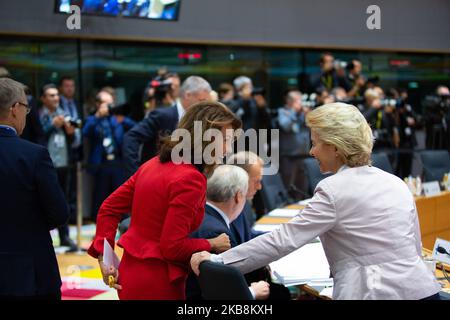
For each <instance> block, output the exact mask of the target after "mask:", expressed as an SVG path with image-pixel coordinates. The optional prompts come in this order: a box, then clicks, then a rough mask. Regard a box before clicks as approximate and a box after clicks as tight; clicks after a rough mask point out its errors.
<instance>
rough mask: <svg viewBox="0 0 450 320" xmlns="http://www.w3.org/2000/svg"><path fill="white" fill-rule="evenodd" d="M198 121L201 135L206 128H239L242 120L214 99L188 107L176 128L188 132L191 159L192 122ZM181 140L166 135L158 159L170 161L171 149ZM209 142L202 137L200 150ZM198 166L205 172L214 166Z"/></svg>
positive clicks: (203, 164) (192, 145)
mask: <svg viewBox="0 0 450 320" xmlns="http://www.w3.org/2000/svg"><path fill="white" fill-rule="evenodd" d="M196 121H200V122H201V123H202V133H201V134H202V137H203V134H204V132H206V131H207V130H208V129H213V128H214V129H218V130H221V129H222V128H223V127H224V126H226V125H231V126H232V128H233V129H235V130H236V129H239V128H241V127H242V122H241V120H239V119H238V118H237V117H236V116H235V115H234V113H233V112H231V111H230V109H228V108H227V107H226V106H225V105H224V104H222V103H220V102H215V101H202V102H199V103H196V104H194V105H192V106H191V107H189V109H188V110H187V111H186V113H185V114H184V116H183V118H181V121H180V123H179V124H178V126H177V129H185V130H187V131H188V132H189V134H190V136H191V137H192V139H191V145H190V147H191V148H190V149H191V156H192V158H191V159H194V157H193V153H194V141H195V140H196V137H195V131H194V123H195V122H196ZM181 141H182V138H179V139H178V140H175V141H172V140H171V137H170V136H169V137H166V138H164V139H163V141H162V144H161V149H160V153H159V159H160V161H161V162H162V163H165V162H169V161H171V155H172V150H173V149H174V148H175V146H176V145H178V144H179V143H180V142H181ZM208 144H210V142H209V141H203V139H202V150H204V149H205V147H206V146H207V145H208ZM203 160H204V159H202V164H201V165H200V166H199V169H200V170H202V171H204V172H205V173H209V172H211V171H212V169H213V168H214V167H215V165H206V164H205V163H203Z"/></svg>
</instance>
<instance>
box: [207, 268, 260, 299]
mask: <svg viewBox="0 0 450 320" xmlns="http://www.w3.org/2000/svg"><path fill="white" fill-rule="evenodd" d="M198 282H199V284H200V288H201V290H202V296H203V299H205V300H253V296H252V294H251V292H250V290H249V288H248V285H247V282H246V281H245V278H244V276H243V275H242V273H241V272H240V271H239V270H238V269H236V268H235V267H232V266H227V265H224V264H220V263H214V262H211V261H204V262H202V263H201V264H200V275H199V278H198Z"/></svg>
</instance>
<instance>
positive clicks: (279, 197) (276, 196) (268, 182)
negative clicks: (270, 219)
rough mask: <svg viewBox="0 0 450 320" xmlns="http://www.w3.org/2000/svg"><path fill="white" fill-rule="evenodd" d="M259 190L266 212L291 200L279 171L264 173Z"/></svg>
mask: <svg viewBox="0 0 450 320" xmlns="http://www.w3.org/2000/svg"><path fill="white" fill-rule="evenodd" d="M260 192H261V197H262V200H263V203H264V208H265V209H266V210H267V212H269V211H271V210H273V209H276V208H279V207H282V206H285V205H287V204H289V203H291V202H292V200H291V199H290V197H289V194H288V192H287V190H286V188H285V186H284V183H283V180H282V179H281V176H280V174H279V173H277V174H274V175H264V176H263V178H262V189H261V191H260Z"/></svg>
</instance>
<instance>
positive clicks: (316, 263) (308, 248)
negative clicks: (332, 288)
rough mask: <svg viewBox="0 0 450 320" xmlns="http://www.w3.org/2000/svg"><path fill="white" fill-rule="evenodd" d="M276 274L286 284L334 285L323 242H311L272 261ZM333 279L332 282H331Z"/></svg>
mask: <svg viewBox="0 0 450 320" xmlns="http://www.w3.org/2000/svg"><path fill="white" fill-rule="evenodd" d="M270 268H271V269H272V272H273V274H274V276H275V277H276V278H277V279H278V280H279V281H280V282H281V283H282V284H284V285H297V284H309V283H312V282H315V283H316V284H317V285H319V286H321V285H323V286H329V285H332V279H330V268H329V265H328V261H327V258H326V256H325V252H324V251H323V247H322V243H320V242H316V243H309V244H307V245H305V246H303V247H302V248H300V249H297V250H296V251H294V252H292V253H290V254H289V255H287V256H285V257H284V258H281V259H280V260H277V261H275V262H272V263H271V264H270ZM330 280H331V282H330Z"/></svg>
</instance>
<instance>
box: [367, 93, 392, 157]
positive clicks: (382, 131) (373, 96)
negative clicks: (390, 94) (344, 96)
mask: <svg viewBox="0 0 450 320" xmlns="http://www.w3.org/2000/svg"><path fill="white" fill-rule="evenodd" d="M364 97H365V99H366V104H365V110H364V111H363V115H364V117H365V118H366V120H367V122H368V123H369V124H370V126H371V128H372V130H373V135H374V138H375V143H374V146H373V150H374V152H376V151H384V152H386V153H387V154H388V156H389V158H390V160H391V162H392V160H393V153H392V150H393V149H394V148H398V147H399V144H400V137H399V134H398V128H397V126H396V120H395V113H394V111H395V104H394V105H392V104H390V103H388V101H389V100H383V99H382V98H384V92H383V90H382V89H381V88H380V87H375V88H372V89H367V90H366V92H365V93H364Z"/></svg>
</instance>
